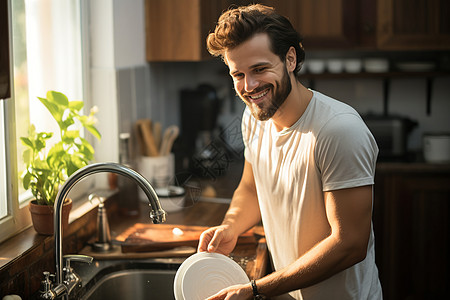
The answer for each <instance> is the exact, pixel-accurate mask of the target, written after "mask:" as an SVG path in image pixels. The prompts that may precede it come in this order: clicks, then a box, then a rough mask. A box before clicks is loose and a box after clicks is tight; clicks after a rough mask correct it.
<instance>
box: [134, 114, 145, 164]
mask: <svg viewBox="0 0 450 300" xmlns="http://www.w3.org/2000/svg"><path fill="white" fill-rule="evenodd" d="M134 134H135V136H136V140H137V143H138V147H139V154H140V155H142V156H144V155H146V152H147V150H146V148H147V147H146V146H145V142H144V137H143V136H142V132H141V128H140V122H139V121H137V122H136V123H134Z"/></svg>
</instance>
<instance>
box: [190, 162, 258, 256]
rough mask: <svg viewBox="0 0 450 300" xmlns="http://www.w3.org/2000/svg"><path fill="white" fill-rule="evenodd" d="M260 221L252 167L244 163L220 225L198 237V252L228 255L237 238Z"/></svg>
mask: <svg viewBox="0 0 450 300" xmlns="http://www.w3.org/2000/svg"><path fill="white" fill-rule="evenodd" d="M260 220H261V213H260V211H259V204H258V198H257V195H256V186H255V180H254V178H253V169H252V165H251V164H250V163H249V162H247V161H245V164H244V170H243V173H242V178H241V181H240V183H239V186H238V187H237V189H236V191H235V192H234V194H233V198H232V201H231V204H230V208H229V209H228V211H227V213H226V215H225V217H224V220H223V222H222V225H220V226H216V227H212V228H209V229H207V230H206V231H204V232H203V233H202V235H201V236H200V241H199V246H198V251H199V252H202V251H208V252H219V253H223V254H226V255H228V254H229V253H230V252H231V251H232V250H233V249H234V247H235V246H236V241H237V238H238V237H239V235H240V234H242V233H243V232H245V231H247V230H248V229H250V228H251V227H253V226H254V225H256V224H257V223H258V222H259V221H260Z"/></svg>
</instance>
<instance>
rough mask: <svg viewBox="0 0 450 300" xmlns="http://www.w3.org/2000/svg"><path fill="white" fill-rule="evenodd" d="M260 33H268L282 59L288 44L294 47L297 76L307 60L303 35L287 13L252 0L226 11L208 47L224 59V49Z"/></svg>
mask: <svg viewBox="0 0 450 300" xmlns="http://www.w3.org/2000/svg"><path fill="white" fill-rule="evenodd" d="M258 33H267V35H268V36H269V40H270V42H271V50H272V52H273V53H275V54H276V55H277V56H278V57H279V58H280V59H281V61H282V62H284V61H285V59H286V53H287V52H288V50H289V48H290V47H291V46H292V47H294V48H295V51H296V54H297V66H296V67H295V70H294V74H295V75H296V76H297V77H298V74H299V73H300V69H301V68H302V64H303V61H304V60H305V51H304V49H303V46H302V37H301V36H300V34H299V33H298V32H297V31H296V30H295V29H294V28H293V27H292V24H291V22H289V20H288V19H287V18H286V17H284V16H282V15H279V14H277V13H276V12H275V10H274V9H273V8H271V7H268V6H264V5H261V4H252V5H248V6H241V7H237V8H232V9H229V10H227V11H225V12H224V13H223V14H222V15H221V16H220V18H219V21H218V23H217V26H216V28H215V30H214V32H212V33H210V34H209V35H208V37H207V41H206V44H207V48H208V51H209V53H211V55H213V56H219V57H221V58H222V59H223V58H224V55H225V51H228V50H231V49H233V48H235V47H237V46H238V45H240V44H242V43H243V42H245V41H247V40H249V39H250V38H252V37H253V36H254V35H255V34H258Z"/></svg>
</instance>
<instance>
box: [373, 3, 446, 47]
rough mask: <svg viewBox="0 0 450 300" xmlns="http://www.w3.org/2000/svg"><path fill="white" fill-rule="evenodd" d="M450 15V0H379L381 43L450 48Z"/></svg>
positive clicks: (379, 38) (384, 44) (392, 45)
mask: <svg viewBox="0 0 450 300" xmlns="http://www.w3.org/2000/svg"><path fill="white" fill-rule="evenodd" d="M449 16H450V1H448V0H414V1H412V0H378V27H377V35H378V38H377V42H378V47H379V48H380V49H386V50H442V49H450V20H449Z"/></svg>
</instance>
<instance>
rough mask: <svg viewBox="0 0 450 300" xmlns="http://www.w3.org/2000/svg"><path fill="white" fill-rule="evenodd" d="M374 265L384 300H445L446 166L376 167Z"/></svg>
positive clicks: (448, 272)
mask: <svg viewBox="0 0 450 300" xmlns="http://www.w3.org/2000/svg"><path fill="white" fill-rule="evenodd" d="M375 180H376V182H375V193H374V195H375V200H374V215H373V217H374V219H373V222H374V230H375V246H376V261H377V266H378V268H379V274H380V280H381V284H382V287H383V293H384V299H386V300H390V299H392V300H402V299H445V298H446V297H447V295H448V294H449V292H450V288H449V286H448V282H450V269H449V266H450V258H449V256H448V253H449V251H450V239H449V236H450V221H449V220H450V185H449V183H450V165H431V164H401V163H398V164H389V163H384V164H381V163H380V164H378V166H377V174H376V177H375Z"/></svg>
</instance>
